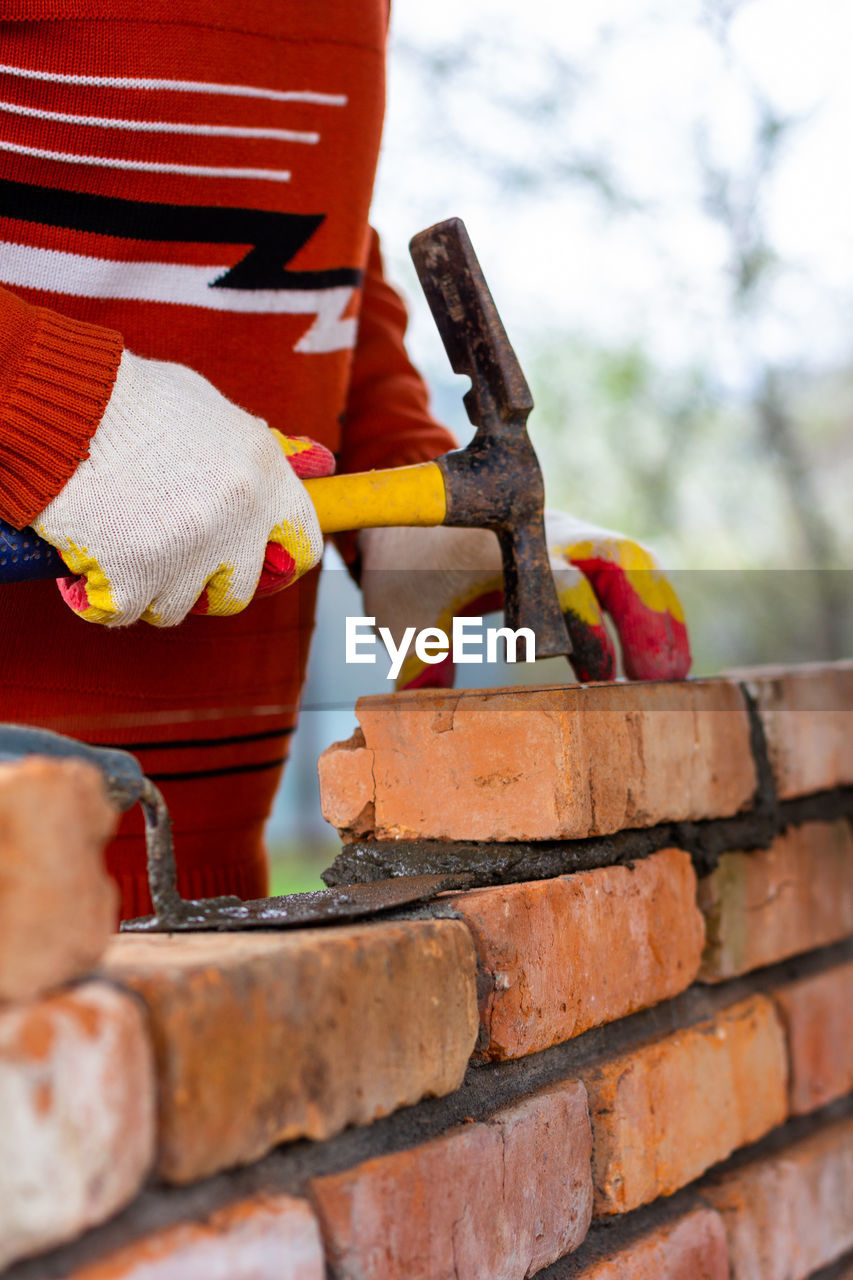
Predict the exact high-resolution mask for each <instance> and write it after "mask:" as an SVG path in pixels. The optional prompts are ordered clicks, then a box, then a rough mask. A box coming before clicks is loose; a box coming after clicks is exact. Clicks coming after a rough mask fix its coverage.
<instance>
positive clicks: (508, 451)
mask: <svg viewBox="0 0 853 1280" xmlns="http://www.w3.org/2000/svg"><path fill="white" fill-rule="evenodd" d="M409 249H410V252H411V255H412V260H413V261H414V264H415V269H416V271H417V273H418V277H419V279H420V282H421V285H422V287H423V290H424V293H425V294H426V297H427V301H428V302H429V305H430V310H431V311H432V314H433V317H434V319H435V322H436V325H437V326H438V331H439V333H440V334H441V338H442V341H443V343H444V347H445V350H446V351H447V354H448V357H449V359H450V364H451V367H452V368H453V370H454V372H455V373H463V374H467V375H468V377H470V379H471V388H470V390H469V391H467V392H466V394H465V396H464V403H465V407H466V409H467V410H468V417H469V418H470V419H471V422H472V423H473V424H474V426H475V427H476V433H475V435H474V439H473V440H472V441H471V443H470V444H469V445H468V446H467V447H466V448H465V449H459V450H456V451H454V452H453V453H447V454H445V455H444V456H443V457H442V458H439V459H437V461H438V465H439V466H440V467H441V469H442V472H443V473H444V478H445V483H446V486H447V516H446V518H445V520H444V523H445V524H449V525H459V526H464V527H466V528H477V529H493V530H494V532H495V533H496V534H497V536H498V541H499V542H500V547H501V554H502V557H503V575H504V612H505V615H506V622H507V626H510V627H512V628H513V629H517V628H518V627H529V628H530V629H531V630H532V631H533V633H534V634H535V636H536V656H537V657H539V658H551V657H556V656H558V655H561V654H569V653H571V648H572V646H571V641H570V640H569V636H568V632H567V630H566V624H565V621H564V619H563V615H562V613H561V611H560V605H559V602H558V600H557V592H556V588H555V586H554V579H553V577H552V574H551V569H550V566H549V564H548V551H547V544H546V541H545V525H544V518H543V517H544V505H545V489H544V485H543V482H542V472H541V470H540V467H539V462H538V459H537V457H536V454H535V453H534V450H533V445H532V444H531V442H530V437H529V436H528V434H527V417H528V414H529V413H530V410H531V409H532V408H533V398H532V396H531V394H530V388H529V387H528V385H527V381H526V379H525V377H524V374H523V373H522V371H521V366H520V365H519V363H518V360H517V358H516V355H515V352H514V351H513V349H512V347H511V345H510V342H509V339H508V338H507V336H506V331H505V329H504V327H503V324H502V323H501V318H500V316H499V315H498V310H497V307H496V306H495V304H494V301H493V299H492V295H491V293H490V292H489V287H488V285H487V284H486V281H485V278H484V276H483V273H482V271H481V269H480V264H479V262H478V261H477V258H476V255H475V253H474V250H473V247H472V245H471V241H470V239H469V238H468V232H467V231H466V230H465V226H464V223H463V222H462V221H461V220H460V219H459V218H449V219H448V220H447V221H446V222H439V223H437V224H436V225H435V226H434V227H428V228H427V230H426V231H421V232H420V233H419V234H418V235H416V236H415V237H414V238H413V239H412V241H411V243H410V245H409Z"/></svg>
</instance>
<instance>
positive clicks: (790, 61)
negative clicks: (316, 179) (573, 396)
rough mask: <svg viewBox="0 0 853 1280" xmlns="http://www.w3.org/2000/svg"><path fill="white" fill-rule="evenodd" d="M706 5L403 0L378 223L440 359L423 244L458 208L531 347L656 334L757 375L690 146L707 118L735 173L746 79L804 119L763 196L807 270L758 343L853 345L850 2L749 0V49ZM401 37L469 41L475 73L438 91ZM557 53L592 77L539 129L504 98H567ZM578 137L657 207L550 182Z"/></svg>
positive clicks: (716, 150) (712, 139)
mask: <svg viewBox="0 0 853 1280" xmlns="http://www.w3.org/2000/svg"><path fill="white" fill-rule="evenodd" d="M702 11H703V6H702V4H700V3H699V0H656V2H655V0H597V3H596V4H595V5H586V6H582V5H555V4H554V3H553V0H528V2H527V3H526V4H525V5H523V6H519V5H518V3H517V0H466V2H465V3H463V4H460V3H459V0H430V3H429V4H428V5H427V4H422V3H418V2H417V0H395V5H394V6H393V12H392V37H393V39H392V61H391V71H390V87H389V110H388V120H387V126H386V135H385V138H386V141H385V151H384V155H383V160H382V165H381V168H380V178H379V184H378V189H377V197H376V203H375V210H374V220H375V221H376V223H377V225H378V226H379V228H380V231H381V232H382V234H383V239H384V241H385V245H386V253H387V256H388V258H389V260H390V262H391V266H392V271H393V273H394V275H395V276H396V278H397V279H398V280H402V283H403V284H404V287H405V289H406V292H407V293H408V295H409V297H410V299H412V300H413V302H414V304H415V307H414V309H416V310H419V311H420V314H418V315H417V317H416V320H415V323H414V324H413V338H412V346H413V349H414V351H415V354H416V355H419V356H420V358H421V360H422V361H424V362H425V364H426V365H427V367H436V364H437V361H439V360H440V359H441V358H442V356H441V353H440V350H439V349H438V348H437V346H436V342H435V339H434V336H433V334H432V332H431V328H430V326H431V321H429V319H428V317H426V313H425V311H424V310H423V306H422V303H421V300H420V297H419V293H418V287H417V284H416V282H415V281H414V277H413V275H412V274H411V272H410V271H409V268H408V265H407V262H406V260H405V245H406V242H407V240H408V237H409V235H411V234H412V233H413V232H414V231H416V230H418V229H420V228H421V227H423V226H427V225H429V224H430V223H431V222H435V221H438V220H439V219H441V218H443V217H446V216H448V215H450V214H458V215H460V216H461V217H463V218H464V219H465V221H466V224H467V225H468V229H469V231H470V233H471V236H472V240H473V241H474V245H475V248H476V249H477V251H478V254H479V256H480V259H481V262H482V263H483V265H484V268H485V270H486V275H487V278H488V279H489V282H490V284H491V286H492V290H493V292H494V293H495V295H496V298H497V301H498V305H499V307H500V308H501V311H502V314H503V316H504V320H505V323H506V324H507V328H508V330H509V332H510V337H511V338H513V340H515V341H516V343H517V345H518V346H519V350H520V353H521V354H522V356H523V352H524V345H525V341H526V340H527V339H526V337H525V335H526V334H528V333H530V332H532V331H535V330H536V329H540V330H541V329H546V330H547V329H548V328H549V327H552V326H558V327H563V328H565V327H568V328H575V329H580V330H582V331H583V332H585V333H587V334H590V335H591V336H597V337H601V338H603V339H608V340H609V339H613V338H616V337H628V338H630V337H633V336H634V335H637V334H643V335H644V337H645V339H646V341H647V342H649V344H650V345H651V346H652V348H653V350H654V351H655V353H656V355H657V356H658V357H659V358H660V359H661V360H662V361H663V362H664V363H672V364H675V365H678V364H681V363H682V362H684V361H689V360H691V359H693V358H697V357H698V358H701V359H703V360H709V361H710V362H711V363H712V365H713V367H714V368H715V369H716V371H717V372H718V374H719V375H720V376H721V378H723V380H724V381H726V382H728V383H729V384H730V385H738V384H739V383H741V382H742V381H743V380H744V379H747V378H748V374H749V360H748V356H747V355H746V354H745V353H744V350H743V344H742V342H741V340H740V338H739V337H738V336H737V335H735V334H733V332H732V327H731V325H730V324H729V323H728V320H727V311H726V298H727V293H726V284H725V274H724V273H725V267H726V261H727V256H726V255H727V245H726V241H725V238H724V236H723V234H722V232H721V231H720V229H719V228H718V227H717V226H716V225H715V224H714V223H713V222H712V221H711V220H710V219H709V218H708V217H707V216H706V215H705V214H704V213H703V211H702V209H701V203H700V189H699V184H698V181H697V171H696V165H695V159H694V157H695V137H696V131H697V130H699V129H702V130H704V131H705V133H706V135H707V139H708V147H709V149H710V152H711V154H712V156H713V157H714V158H715V159H716V160H719V161H721V162H722V163H723V164H725V165H726V166H727V167H728V166H734V167H735V168H737V167H738V165H740V164H742V163H744V162H745V161H746V160H747V159H748V156H747V153H746V152H747V147H748V140H749V137H750V120H751V114H750V113H751V106H750V95H749V91H748V79H749V78H751V79H752V81H753V82H754V83H755V84H756V85H757V86H758V87H759V88H760V89H761V90H762V92H763V93H764V94H765V95H767V96H768V97H769V98H770V100H771V101H772V102H773V104H774V106H775V107H776V108H777V109H778V110H779V111H781V112H783V113H786V114H787V113H791V112H793V113H796V114H797V116H798V117H799V119H800V124H799V126H798V128H797V130H796V132H795V134H794V135H793V137H791V139H790V140H789V143H788V145H787V148H786V151H785V155H784V159H783V161H782V163H781V164H780V166H779V169H778V173H777V175H776V176H775V177H774V179H773V181H772V183H771V184H770V186H769V188H768V190H767V193H766V194H767V206H766V211H767V220H768V227H769V229H770V231H771V237H772V242H773V243H774V245H775V247H776V249H777V250H778V253H779V255H780V256H781V257H782V258H783V259H784V260H785V261H786V262H787V263H789V264H790V266H789V267H788V269H786V270H785V271H784V272H781V273H780V274H779V277H778V279H777V281H776V284H775V287H774V291H773V299H772V301H773V305H772V307H770V308H768V309H767V317H766V318H765V319H764V320H763V322H762V324H761V325H760V327H759V329H758V331H757V334H756V337H755V339H754V340H755V341H756V342H757V343H758V344H759V345H760V348H761V350H762V352H763V353H764V354H767V355H770V356H772V357H773V358H774V359H781V360H786V361H788V360H790V361H794V362H798V361H800V360H806V361H808V362H823V361H827V362H832V361H835V360H837V359H845V358H848V357H849V353H850V339H849V336H848V335H849V333H850V332H851V321H853V314H851V312H853V257H851V254H850V251H849V243H850V226H851V222H853V178H851V168H850V160H849V153H850V136H851V126H853V76H851V75H850V70H849V58H850V49H851V47H853V5H848V4H845V3H839V0H812V3H810V4H809V6H808V8H807V9H805V8H804V7H803V6H802V5H801V4H799V3H795V2H794V0H751V2H747V3H744V4H741V5H740V6H739V7H737V14H736V16H735V18H734V19H733V21H732V23H731V25H730V29H729V39H730V46H731V50H732V59H731V60H728V59H727V56H726V53H725V52H724V51H723V50H722V49H721V48H720V46H719V44H718V43H716V42H715V41H714V39H713V38H712V36H711V34H710V33H709V31H708V29H707V28H703V27H702V25H701V23H700V21H699V18H700V16H701V13H702ZM404 46H414V47H420V48H426V49H429V50H432V51H438V50H443V51H451V50H453V49H456V50H457V52H458V51H459V49H460V48H462V49H465V48H467V49H469V50H471V51H473V52H472V59H473V64H472V65H471V64H468V65H466V64H461V65H460V66H459V68H458V70H457V71H456V72H455V74H454V75H453V76H452V77H449V78H448V80H447V81H446V82H445V84H444V85H443V86H442V88H441V91H440V93H439V94H438V95H437V96H436V95H435V94H432V95H430V93H428V92H427V91H425V89H424V85H423V81H422V79H421V78H420V77H419V76H418V75H417V74H415V71H414V69H413V63H412V60H411V57H406V56H405V55H404V54H403V53H401V54H399V55H398V54H397V53H396V50H398V49H400V50H402V49H403V47H404ZM553 54H557V55H561V56H562V58H564V59H565V61H566V62H567V63H569V64H571V65H572V66H573V67H575V68H577V69H579V70H580V71H581V73H582V80H581V83H580V84H579V85H578V86H577V96H576V99H575V102H576V105H575V107H574V108H573V109H569V108H568V107H567V106H564V105H560V106H559V107H558V109H556V110H555V112H554V114H553V116H552V117H551V118H550V119H549V120H547V121H545V122H543V121H541V120H540V121H538V122H534V121H530V120H525V119H523V118H522V112H521V111H514V110H513V109H512V107H511V106H509V107H506V106H496V105H495V99H500V98H501V97H503V98H504V99H506V100H508V102H509V103H510V104H511V103H512V101H513V100H517V101H518V102H520V103H525V102H529V101H530V100H531V98H533V97H535V96H536V95H537V94H541V93H542V92H543V90H545V89H546V88H548V87H550V88H551V90H552V91H553V93H554V94H555V95H556V97H557V98H558V99H559V100H560V103H561V104H567V103H569V101H570V99H571V95H572V92H573V90H574V88H575V86H574V85H573V84H572V83H571V82H570V81H568V80H566V78H565V76H563V77H562V78H560V77H555V76H554V72H553V67H552V62H551V61H550V59H551V57H552V55H553ZM448 120H449V121H451V122H452V129H453V135H454V138H455V145H448V140H447V132H446V130H447V122H448ZM460 141H461V142H462V143H463V145H464V146H465V147H466V148H467V153H466V154H463V152H462V150H461V149H460V146H459V143H460ZM579 146H580V147H582V148H583V150H584V151H585V152H586V153H587V154H589V155H590V156H592V157H609V160H610V163H611V164H612V166H613V169H614V171H615V173H616V175H617V179H618V182H619V185H620V186H621V187H622V188H624V189H626V190H627V191H628V192H629V193H630V194H631V195H632V196H633V197H635V198H636V199H637V200H638V201H639V202H640V203H641V206H642V208H641V211H640V212H637V213H636V214H631V215H627V216H620V217H617V218H612V217H610V218H608V217H607V216H606V213H605V211H604V209H603V206H602V204H601V202H600V201H599V200H598V199H597V198H596V197H595V196H593V195H591V194H590V193H589V192H587V191H584V190H582V189H579V188H578V187H577V186H576V185H572V184H568V183H560V182H559V181H556V182H555V181H552V180H551V179H552V177H553V174H554V171H555V167H556V165H557V163H558V161H559V159H560V157H561V156H562V155H564V154H565V153H566V151H567V149H568V148H569V147H572V148H577V147H579ZM483 156H484V157H486V158H488V157H497V156H500V157H502V158H503V159H504V160H505V161H513V160H519V161H521V162H524V163H530V162H531V161H533V164H534V168H535V171H536V172H537V173H541V174H542V175H543V179H544V180H543V181H542V183H541V185H540V186H538V187H537V189H536V190H532V191H529V192H524V193H518V192H516V193H514V194H513V195H512V196H511V197H509V198H507V197H506V196H505V195H502V193H501V192H500V190H499V188H498V186H497V185H496V184H495V183H494V182H493V181H492V180H491V179H490V178H489V177H488V176H487V175H486V174H484V172H483V166H482V165H481V164H480V163H479V161H478V157H483ZM424 317H425V318H424Z"/></svg>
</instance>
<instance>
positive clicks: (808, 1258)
mask: <svg viewBox="0 0 853 1280" xmlns="http://www.w3.org/2000/svg"><path fill="white" fill-rule="evenodd" d="M702 1195H703V1199H705V1200H707V1201H708V1203H709V1204H710V1205H712V1206H713V1207H714V1208H715V1209H716V1210H717V1211H718V1213H720V1214H721V1215H722V1218H723V1221H724V1223H725V1227H726V1235H727V1237H728V1242H729V1257H730V1260H731V1268H732V1280H805V1277H806V1276H809V1275H811V1273H812V1272H813V1271H817V1270H818V1268H820V1267H824V1266H827V1265H828V1264H829V1263H831V1262H833V1261H834V1260H835V1259H836V1258H840V1257H841V1256H842V1255H843V1254H844V1253H845V1252H846V1251H847V1250H848V1249H851V1248H853V1213H851V1212H850V1206H851V1204H853V1120H851V1119H847V1120H844V1121H840V1122H837V1123H835V1124H833V1125H831V1126H829V1127H827V1128H825V1129H822V1130H820V1131H819V1132H818V1133H816V1134H813V1135H811V1136H810V1137H808V1138H804V1139H802V1140H801V1141H799V1142H797V1143H794V1144H792V1145H791V1146H790V1147H788V1148H787V1149H786V1150H785V1151H783V1152H782V1153H780V1154H777V1155H772V1156H767V1157H765V1158H764V1159H761V1160H756V1161H753V1162H751V1163H749V1164H747V1165H745V1166H743V1167H742V1168H740V1169H737V1170H735V1171H734V1172H732V1173H729V1174H727V1175H725V1176H723V1177H720V1178H715V1179H713V1180H712V1181H711V1182H710V1184H709V1185H708V1186H707V1187H703V1191H702Z"/></svg>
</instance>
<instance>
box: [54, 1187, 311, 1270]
mask: <svg viewBox="0 0 853 1280" xmlns="http://www.w3.org/2000/svg"><path fill="white" fill-rule="evenodd" d="M325 1275H326V1266H325V1261H324V1258H323V1243H322V1241H321V1239H320V1230H319V1227H318V1226H317V1220H316V1218H315V1217H314V1214H313V1213H312V1212H311V1209H310V1207H309V1205H308V1204H307V1203H306V1201H304V1200H297V1199H295V1198H294V1197H293V1196H286V1195H259V1196H255V1197H253V1198H252V1199H251V1200H241V1201H238V1202H237V1203H236V1204H232V1205H228V1206H227V1207H226V1208H224V1209H219V1210H217V1211H216V1212H215V1213H212V1214H210V1216H209V1217H206V1218H205V1219H204V1220H203V1221H201V1222H182V1223H179V1224H178V1225H177V1226H174V1227H167V1228H164V1229H163V1230H162V1231H155V1232H152V1233H151V1234H150V1235H146V1236H143V1237H142V1238H141V1239H140V1240H136V1241H134V1243H133V1244H129V1245H127V1246H126V1247H124V1248H121V1249H117V1250H115V1251H114V1252H112V1253H110V1254H109V1255H108V1256H106V1257H104V1258H102V1259H100V1261H98V1262H95V1263H92V1264H91V1265H89V1266H84V1267H82V1268H80V1269H79V1270H75V1271H73V1272H69V1273H68V1274H67V1275H66V1278H65V1280H282V1278H283V1277H285V1276H286V1277H287V1280H325Z"/></svg>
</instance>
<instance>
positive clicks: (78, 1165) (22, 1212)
mask: <svg viewBox="0 0 853 1280" xmlns="http://www.w3.org/2000/svg"><path fill="white" fill-rule="evenodd" d="M154 1112H155V1095H154V1072H153V1063H152V1054H151V1048H150V1045H149V1042H148V1036H147V1029H146V1026H145V1019H144V1014H143V1011H142V1010H141V1008H140V1007H139V1004H138V1002H137V1001H136V1000H133V999H131V998H130V997H128V996H127V995H124V994H122V993H121V992H118V991H115V990H113V989H112V988H111V987H108V986H107V985H106V984H104V983H99V982H89V983H86V984H84V985H83V986H79V987H76V988H75V989H74V990H73V991H68V992H62V993H61V994H59V995H54V996H48V997H46V998H45V999H43V1000H41V1001H39V1002H38V1003H35V1004H22V1005H15V1006H10V1007H9V1008H8V1009H6V1010H4V1011H3V1012H2V1013H0V1116H2V1117H3V1123H2V1125H0V1185H2V1194H0V1267H3V1266H5V1265H6V1264H7V1263H9V1262H12V1261H13V1260H15V1259H17V1258H22V1257H27V1256H29V1255H30V1254H32V1253H39V1252H41V1251H43V1250H45V1249H49V1248H51V1247H52V1246H54V1245H56V1244H59V1243H61V1242H62V1241H64V1240H70V1239H72V1238H73V1237H75V1236H77V1235H79V1234H81V1233H82V1232H83V1231H85V1230H86V1228H87V1227H91V1226H93V1225H95V1224H96V1223H99V1222H103V1221H104V1220H105V1219H107V1218H109V1217H111V1216H112V1215H113V1214H114V1213H117V1212H118V1210H119V1209H121V1208H123V1207H124V1205H126V1204H127V1203H128V1202H129V1201H130V1200H131V1199H132V1198H133V1197H134V1196H135V1195H136V1193H137V1191H138V1190H139V1188H140V1186H141V1184H142V1182H143V1179H144V1178H145V1175H146V1174H147V1172H148V1170H149V1168H150V1165H151V1160H152V1157H153V1154H154V1133H155V1116H154Z"/></svg>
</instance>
